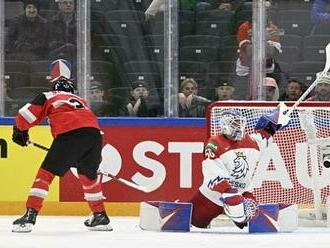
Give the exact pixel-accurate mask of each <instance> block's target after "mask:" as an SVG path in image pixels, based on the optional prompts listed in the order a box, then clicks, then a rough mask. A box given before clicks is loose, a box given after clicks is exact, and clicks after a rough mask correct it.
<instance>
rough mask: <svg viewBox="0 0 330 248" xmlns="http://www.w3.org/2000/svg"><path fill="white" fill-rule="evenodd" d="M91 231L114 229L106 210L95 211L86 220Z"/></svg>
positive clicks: (86, 224)
mask: <svg viewBox="0 0 330 248" xmlns="http://www.w3.org/2000/svg"><path fill="white" fill-rule="evenodd" d="M84 224H85V226H86V227H87V229H88V230H90V231H112V230H113V229H112V226H111V225H110V220H109V217H108V216H107V214H106V213H105V212H101V213H93V215H92V216H91V217H90V218H89V219H88V220H86V221H85V222H84Z"/></svg>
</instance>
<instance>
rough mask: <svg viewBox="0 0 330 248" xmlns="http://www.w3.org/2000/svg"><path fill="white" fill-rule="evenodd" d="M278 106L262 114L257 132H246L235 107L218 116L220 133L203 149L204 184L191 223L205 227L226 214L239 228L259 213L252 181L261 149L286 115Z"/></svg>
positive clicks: (243, 121)
mask: <svg viewBox="0 0 330 248" xmlns="http://www.w3.org/2000/svg"><path fill="white" fill-rule="evenodd" d="M279 115H280V111H279V110H278V109H277V110H275V111H272V112H271V113H270V114H268V115H264V116H261V117H260V118H259V120H258V123H257V125H256V126H255V130H256V132H255V133H254V134H251V135H245V126H246V119H245V117H243V116H242V115H241V113H240V112H239V111H236V110H228V111H227V110H225V111H223V112H222V114H221V115H220V119H219V122H220V126H221V130H220V131H221V134H220V135H217V136H212V137H210V138H209V139H208V141H207V142H206V145H205V148H204V158H205V159H204V160H203V163H202V172H203V183H202V185H201V186H200V187H199V190H198V192H197V193H196V194H195V195H194V196H193V198H192V200H191V203H192V204H193V211H192V224H193V225H194V226H196V227H200V228H205V227H207V226H208V225H209V224H210V222H211V221H212V219H214V218H215V217H217V216H218V215H220V214H226V215H227V216H228V217H229V218H230V219H231V220H232V221H233V222H234V223H235V224H236V225H237V226H238V227H239V228H243V227H244V226H246V225H247V223H248V221H249V220H250V219H252V218H253V217H254V216H256V215H257V214H258V203H257V201H256V199H255V197H254V195H253V194H252V188H251V186H252V185H251V181H252V178H253V173H254V171H255V169H256V166H257V164H258V161H259V157H260V155H261V153H262V150H263V149H264V148H266V147H267V146H268V144H269V142H272V136H273V135H274V134H275V132H276V131H277V130H279V129H282V128H284V127H285V126H286V125H287V124H288V122H289V118H282V119H283V120H284V119H285V120H284V121H282V123H281V124H279V121H278V120H279Z"/></svg>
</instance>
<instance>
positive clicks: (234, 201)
mask: <svg viewBox="0 0 330 248" xmlns="http://www.w3.org/2000/svg"><path fill="white" fill-rule="evenodd" d="M220 200H221V201H222V202H223V204H224V211H225V214H226V215H227V216H228V217H229V218H230V219H231V220H232V221H233V222H234V223H235V224H236V225H237V226H238V227H239V228H241V229H242V228H243V227H244V226H246V224H245V223H247V222H248V221H249V220H251V219H252V218H254V217H255V216H257V215H258V209H259V208H258V204H257V203H256V201H254V200H253V199H250V198H244V197H243V196H242V195H241V194H240V193H223V194H222V197H221V198H220Z"/></svg>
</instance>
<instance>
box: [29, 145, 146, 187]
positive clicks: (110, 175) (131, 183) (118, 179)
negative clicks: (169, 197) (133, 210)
mask: <svg viewBox="0 0 330 248" xmlns="http://www.w3.org/2000/svg"><path fill="white" fill-rule="evenodd" d="M27 143H28V144H29V145H33V146H35V147H38V148H40V149H42V150H44V151H49V148H48V147H46V146H44V145H41V144H38V143H35V142H33V141H28V142H27ZM97 174H99V175H103V176H107V177H110V178H111V179H113V180H115V181H117V182H120V183H123V184H125V185H127V186H129V187H131V188H134V189H137V190H140V191H143V192H145V193H149V192H151V191H152V190H148V189H147V188H146V187H144V186H140V185H138V184H135V183H133V182H131V181H128V180H125V179H123V178H120V177H116V176H114V175H112V174H110V173H108V172H104V171H98V172H97Z"/></svg>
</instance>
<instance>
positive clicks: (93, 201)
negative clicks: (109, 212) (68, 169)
mask: <svg viewBox="0 0 330 248" xmlns="http://www.w3.org/2000/svg"><path fill="white" fill-rule="evenodd" d="M79 181H80V183H81V185H82V188H83V191H84V195H85V200H86V201H87V203H88V205H89V207H90V209H91V210H92V212H93V213H99V212H103V211H105V210H104V204H103V199H104V196H103V193H102V187H101V184H100V182H99V181H98V180H97V179H94V180H91V179H89V178H88V177H86V176H84V175H79Z"/></svg>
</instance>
